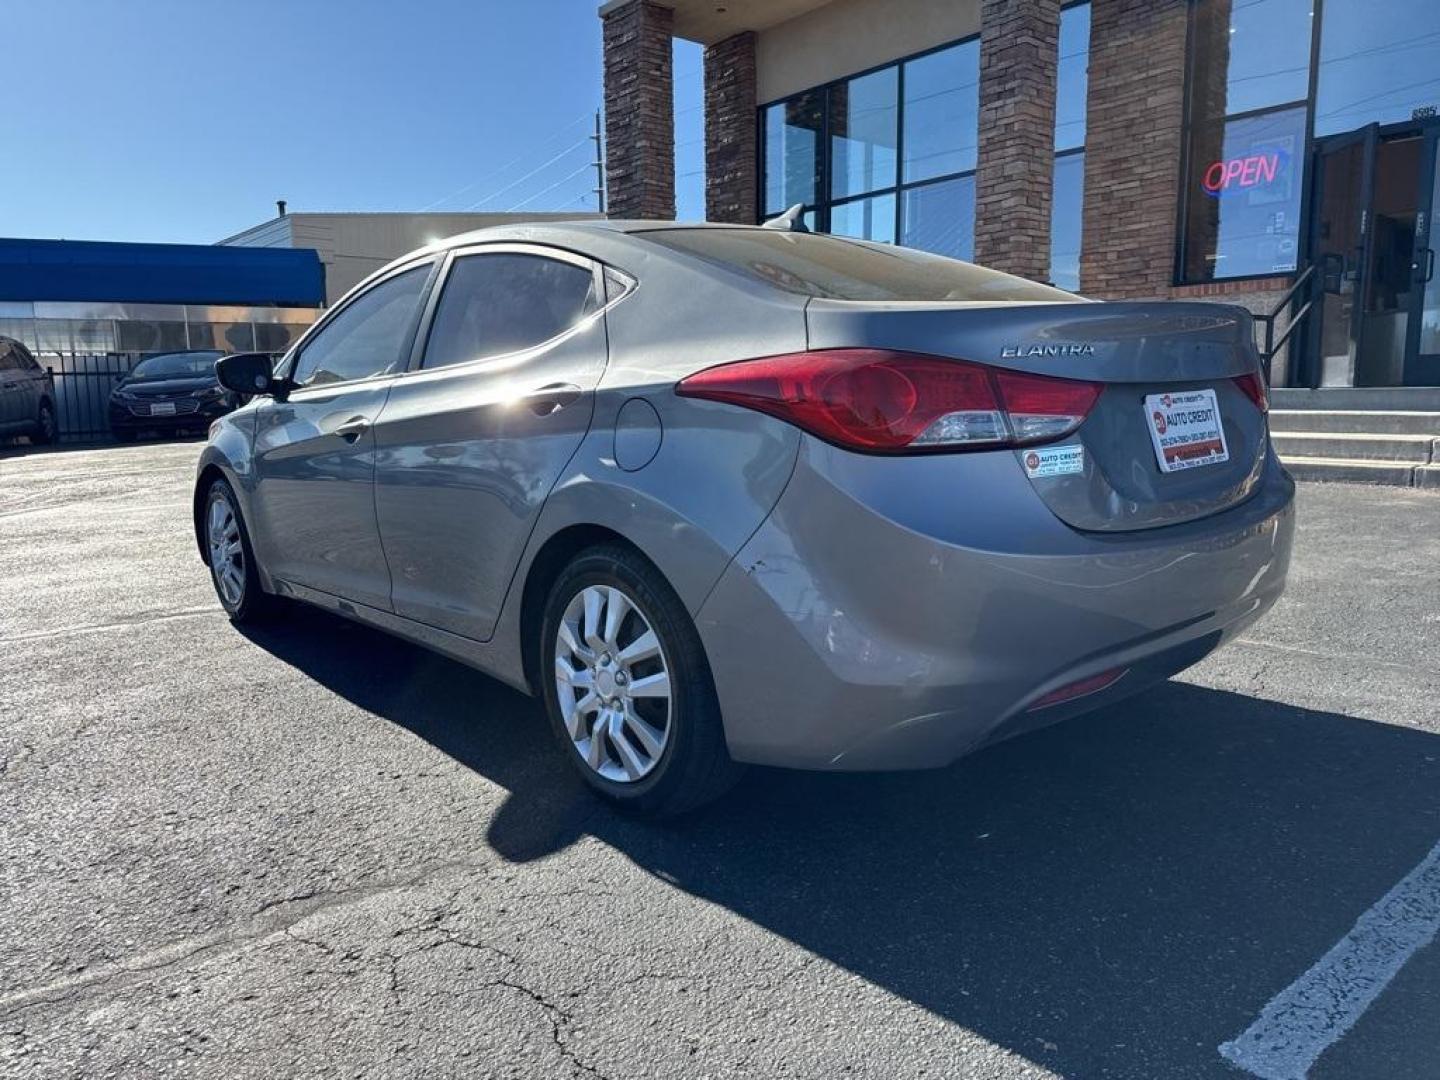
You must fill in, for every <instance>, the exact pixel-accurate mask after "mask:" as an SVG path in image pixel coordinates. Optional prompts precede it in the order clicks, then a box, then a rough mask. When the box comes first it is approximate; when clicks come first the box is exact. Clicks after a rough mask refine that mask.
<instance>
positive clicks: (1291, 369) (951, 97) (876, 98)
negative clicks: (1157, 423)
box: [600, 0, 1440, 460]
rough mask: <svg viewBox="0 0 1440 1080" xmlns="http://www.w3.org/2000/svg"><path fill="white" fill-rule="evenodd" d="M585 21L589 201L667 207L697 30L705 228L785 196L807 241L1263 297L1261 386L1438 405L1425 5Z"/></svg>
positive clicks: (740, 1)
mask: <svg viewBox="0 0 1440 1080" xmlns="http://www.w3.org/2000/svg"><path fill="white" fill-rule="evenodd" d="M600 17H601V20H602V23H603V40H604V50H605V104H606V135H607V179H608V183H609V209H610V212H611V213H612V214H614V215H616V216H632V217H653V218H668V217H673V216H674V206H675V195H674V141H675V140H674V131H673V125H674V116H673V103H672V93H673V86H672V79H673V73H672V60H671V54H672V47H671V46H672V38H673V37H679V38H684V39H688V40H691V41H695V42H699V43H701V44H703V45H704V46H705V51H704V57H705V60H704V83H705V85H704V96H705V164H706V175H705V196H706V211H707V217H708V218H709V219H710V220H712V221H722V222H747V223H749V222H758V221H762V220H764V219H765V218H767V217H769V216H773V215H775V214H777V213H780V212H781V211H783V210H785V209H787V208H788V207H790V206H792V205H794V204H796V203H800V204H803V205H804V207H805V221H806V223H807V224H808V225H810V227H812V228H813V229H816V230H819V231H822V232H830V233H835V234H841V235H845V236H853V237H862V238H866V239H870V240H877V241H883V242H887V243H898V244H904V245H909V246H913V247H917V248H924V249H927V250H930V251H936V252H941V253H943V254H946V255H953V256H956V257H959V258H963V259H973V260H974V261H976V262H979V263H983V264H985V265H988V266H992V267H996V268H998V269H1002V270H1006V271H1010V272H1012V273H1015V274H1020V275H1022V276H1024V277H1027V278H1031V279H1034V280H1040V281H1052V282H1054V283H1056V284H1058V285H1060V286H1062V287H1064V288H1067V289H1071V290H1075V291H1078V292H1080V293H1082V294H1085V295H1087V296H1092V297H1096V298H1102V299H1113V298H1188V299H1202V300H1219V301H1225V302H1231V303H1239V304H1242V305H1244V306H1246V307H1248V308H1249V309H1250V310H1252V311H1253V312H1255V313H1257V314H1260V315H1262V316H1263V315H1268V314H1269V313H1270V312H1272V311H1274V310H1275V309H1276V308H1283V309H1284V310H1282V311H1281V312H1280V313H1279V315H1278V316H1277V318H1276V319H1275V321H1274V324H1273V339H1272V340H1276V341H1279V340H1280V339H1282V338H1283V336H1284V334H1285V331H1286V329H1287V324H1288V321H1289V317H1290V315H1291V314H1294V315H1295V316H1296V320H1297V322H1296V327H1295V329H1294V332H1293V334H1292V336H1291V338H1290V339H1289V341H1288V342H1282V347H1278V348H1276V349H1274V356H1273V361H1272V365H1273V366H1272V371H1271V374H1272V382H1273V384H1274V385H1275V386H1276V387H1288V388H1297V389H1299V390H1304V391H1306V393H1305V394H1298V393H1292V394H1289V395H1286V394H1282V395H1281V398H1282V399H1286V400H1289V401H1290V402H1292V403H1299V402H1302V401H1303V402H1305V403H1309V404H1314V403H1316V402H1319V403H1320V404H1322V405H1324V404H1327V403H1328V404H1329V405H1331V406H1333V405H1336V404H1342V407H1347V408H1356V407H1366V408H1377V409H1403V410H1405V411H1416V410H1425V409H1440V390H1437V389H1435V388H1436V387H1440V276H1437V274H1436V268H1435V248H1436V247H1437V246H1440V230H1435V229H1432V225H1431V223H1432V220H1433V216H1434V213H1435V212H1436V211H1437V210H1440V169H1437V153H1436V143H1437V137H1440V66H1437V64H1436V60H1437V58H1440V2H1437V0H1088V2H1080V3H1061V2H1060V0H674V2H669V3H664V4H661V3H655V2H651V0H611V2H609V3H606V4H604V5H603V6H602V7H601V8H600ZM1297 284H1298V287H1296V286H1297ZM1292 287H1295V288H1294V289H1293V292H1292ZM1287 298H1288V302H1286V303H1283V304H1282V301H1287ZM1306 304H1309V305H1310V306H1309V309H1308V311H1305V313H1304V314H1303V315H1301V314H1300V313H1301V312H1302V311H1304V310H1305V305H1306ZM1260 326H1261V329H1262V330H1263V328H1264V322H1263V320H1262V322H1261V324H1260ZM1261 336H1262V338H1263V334H1262V335H1261ZM1263 347H1264V343H1263V340H1262V348H1263ZM1427 387H1429V388H1431V389H1429V390H1427V389H1425V388H1427ZM1357 388H1359V389H1367V390H1370V391H1372V392H1370V393H1368V394H1363V395H1359V396H1357ZM1357 402H1359V403H1360V404H1359V406H1357V405H1356V403H1357ZM1436 433H1437V434H1440V431H1437V432H1436ZM1418 445H1419V442H1418V440H1417V442H1416V446H1417V447H1418ZM1412 451H1414V448H1412ZM1427 460H1428V458H1427Z"/></svg>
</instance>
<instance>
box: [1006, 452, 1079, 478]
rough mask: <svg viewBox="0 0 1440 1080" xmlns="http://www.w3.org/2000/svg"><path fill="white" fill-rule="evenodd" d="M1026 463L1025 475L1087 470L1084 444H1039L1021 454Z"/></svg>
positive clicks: (1046, 474)
mask: <svg viewBox="0 0 1440 1080" xmlns="http://www.w3.org/2000/svg"><path fill="white" fill-rule="evenodd" d="M1020 460H1021V461H1022V462H1024V464H1025V475H1026V476H1029V477H1031V478H1034V477H1037V476H1071V475H1073V474H1075V473H1083V472H1084V471H1085V448H1084V447H1083V446H1037V447H1036V448H1035V449H1034V450H1025V451H1023V452H1022V453H1021V455H1020Z"/></svg>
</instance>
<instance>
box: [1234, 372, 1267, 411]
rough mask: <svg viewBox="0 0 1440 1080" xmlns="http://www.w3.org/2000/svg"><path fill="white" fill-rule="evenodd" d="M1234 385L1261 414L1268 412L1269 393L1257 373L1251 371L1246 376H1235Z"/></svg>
mask: <svg viewBox="0 0 1440 1080" xmlns="http://www.w3.org/2000/svg"><path fill="white" fill-rule="evenodd" d="M1235 385H1236V386H1238V387H1240V389H1241V390H1243V391H1244V392H1245V396H1246V397H1248V398H1249V399H1250V400H1251V401H1253V402H1254V403H1255V407H1256V408H1257V409H1259V410H1260V411H1261V412H1262V413H1268V412H1269V411H1270V391H1269V390H1267V389H1266V388H1265V380H1264V379H1262V378H1261V377H1260V373H1259V372H1258V371H1252V372H1250V374H1248V375H1236V376H1235Z"/></svg>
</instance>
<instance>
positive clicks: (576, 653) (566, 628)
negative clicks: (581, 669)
mask: <svg viewBox="0 0 1440 1080" xmlns="http://www.w3.org/2000/svg"><path fill="white" fill-rule="evenodd" d="M560 644H562V645H564V646H565V648H567V649H569V650H570V655H571V656H573V657H575V658H576V659H577V660H580V661H582V662H584V663H587V664H588V663H590V662H591V661H592V660H594V659H595V654H594V653H592V652H591V651H590V650H589V649H588V648H586V647H585V646H584V645H581V644H580V642H579V641H577V640H576V638H575V628H574V627H573V626H571V625H570V620H568V619H561V620H560Z"/></svg>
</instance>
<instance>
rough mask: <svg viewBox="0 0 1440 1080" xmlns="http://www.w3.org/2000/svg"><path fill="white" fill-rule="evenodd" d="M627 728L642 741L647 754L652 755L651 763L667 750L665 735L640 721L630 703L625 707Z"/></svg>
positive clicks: (641, 743)
mask: <svg viewBox="0 0 1440 1080" xmlns="http://www.w3.org/2000/svg"><path fill="white" fill-rule="evenodd" d="M625 726H626V728H627V729H628V730H630V731H633V732H634V733H635V738H636V739H638V740H639V741H640V745H641V746H642V747H644V749H645V753H647V754H649V755H650V760H651V761H654V760H655V759H656V758H658V757H659V756H660V751H661V750H663V749H665V733H664V732H663V731H659V730H657V729H656V728H654V727H651V726H650V724H648V723H646V722H645V721H644V720H642V719H640V715H639V714H638V713H637V712H636V711H635V709H634V708H633V707H632V706H631V705H630V704H629V703H628V702H627V703H626V705H625Z"/></svg>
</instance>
